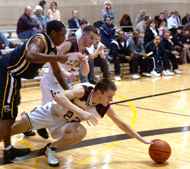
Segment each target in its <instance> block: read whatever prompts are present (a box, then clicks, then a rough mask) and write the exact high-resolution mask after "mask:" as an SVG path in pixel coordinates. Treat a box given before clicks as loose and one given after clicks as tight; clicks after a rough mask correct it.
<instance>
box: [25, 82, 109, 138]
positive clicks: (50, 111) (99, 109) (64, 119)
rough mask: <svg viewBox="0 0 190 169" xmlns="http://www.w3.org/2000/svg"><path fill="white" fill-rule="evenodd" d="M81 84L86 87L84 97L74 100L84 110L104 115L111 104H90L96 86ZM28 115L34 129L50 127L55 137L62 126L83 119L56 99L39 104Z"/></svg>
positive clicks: (58, 134)
mask: <svg viewBox="0 0 190 169" xmlns="http://www.w3.org/2000/svg"><path fill="white" fill-rule="evenodd" d="M80 85H82V86H83V87H84V90H85V93H84V95H83V97H82V98H80V99H74V100H73V101H72V102H73V103H74V104H75V105H77V106H79V107H80V108H82V109H83V110H86V111H88V112H91V113H96V114H99V116H100V117H104V115H105V114H106V112H107V110H108V109H109V107H110V105H107V106H103V105H101V104H99V105H90V99H91V94H92V89H93V88H94V87H93V85H91V84H87V83H85V84H80ZM27 115H28V117H29V119H30V122H31V127H32V129H40V128H48V129H49V131H50V133H51V135H52V137H53V138H58V137H60V132H61V128H62V127H63V126H64V124H66V123H71V122H80V121H81V119H80V117H79V116H78V115H77V113H75V112H71V111H69V110H68V109H66V108H63V107H62V106H60V105H59V104H57V103H56V102H55V101H52V102H49V103H47V104H45V105H43V106H39V107H37V108H36V109H35V110H34V111H32V112H30V113H28V114H27Z"/></svg>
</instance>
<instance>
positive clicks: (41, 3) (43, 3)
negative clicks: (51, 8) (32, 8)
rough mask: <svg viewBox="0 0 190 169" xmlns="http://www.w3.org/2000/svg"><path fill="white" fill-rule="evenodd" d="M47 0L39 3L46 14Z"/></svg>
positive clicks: (43, 13)
mask: <svg viewBox="0 0 190 169" xmlns="http://www.w3.org/2000/svg"><path fill="white" fill-rule="evenodd" d="M46 4H47V2H46V0H41V1H40V2H39V3H38V5H39V6H41V7H42V9H43V11H42V15H43V16H45V7H46Z"/></svg>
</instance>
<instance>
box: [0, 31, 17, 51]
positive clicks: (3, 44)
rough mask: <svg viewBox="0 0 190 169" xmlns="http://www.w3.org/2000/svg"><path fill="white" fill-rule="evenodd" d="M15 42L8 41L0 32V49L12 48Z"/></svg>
mask: <svg viewBox="0 0 190 169" xmlns="http://www.w3.org/2000/svg"><path fill="white" fill-rule="evenodd" d="M14 47H15V44H13V43H12V42H10V41H9V40H8V39H7V38H6V36H5V35H4V34H3V33H2V32H0V49H5V48H14Z"/></svg>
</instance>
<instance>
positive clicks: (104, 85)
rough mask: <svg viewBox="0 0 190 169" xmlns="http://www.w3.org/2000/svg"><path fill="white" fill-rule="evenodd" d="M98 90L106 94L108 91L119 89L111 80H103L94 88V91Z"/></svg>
mask: <svg viewBox="0 0 190 169" xmlns="http://www.w3.org/2000/svg"><path fill="white" fill-rule="evenodd" d="M97 90H100V91H101V92H106V91H108V90H113V91H116V90H117V87H116V85H115V83H114V82H113V81H111V80H109V79H102V80H100V81H99V82H98V83H97V84H96V86H95V88H94V91H97Z"/></svg>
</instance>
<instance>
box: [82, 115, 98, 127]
mask: <svg viewBox="0 0 190 169" xmlns="http://www.w3.org/2000/svg"><path fill="white" fill-rule="evenodd" d="M87 113H88V114H87ZM87 113H85V117H84V118H85V120H86V121H87V124H88V125H89V126H91V125H93V126H95V125H97V124H98V119H99V116H98V115H97V114H96V113H89V112H87Z"/></svg>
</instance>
